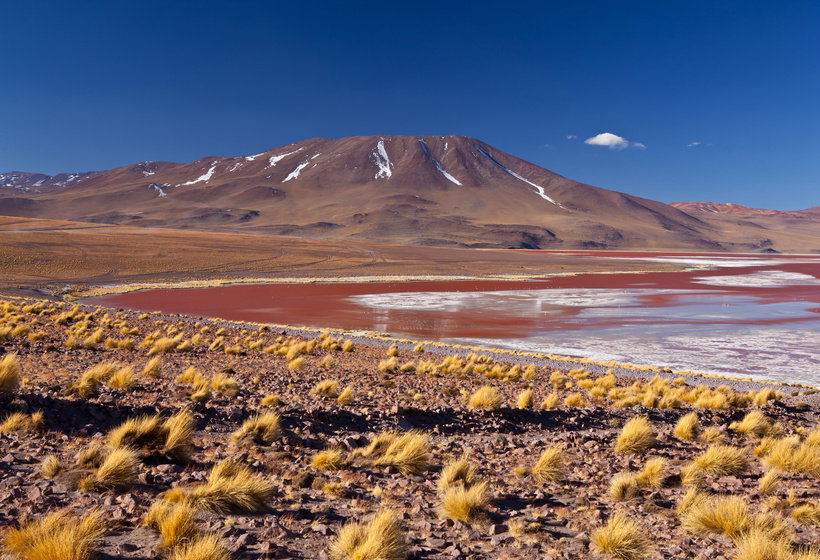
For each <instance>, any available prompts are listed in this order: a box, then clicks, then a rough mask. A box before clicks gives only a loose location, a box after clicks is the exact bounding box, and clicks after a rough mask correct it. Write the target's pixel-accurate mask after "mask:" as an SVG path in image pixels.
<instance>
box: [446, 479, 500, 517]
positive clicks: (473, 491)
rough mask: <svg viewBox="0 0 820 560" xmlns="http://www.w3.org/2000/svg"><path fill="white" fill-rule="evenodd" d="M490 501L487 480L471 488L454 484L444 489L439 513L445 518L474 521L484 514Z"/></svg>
mask: <svg viewBox="0 0 820 560" xmlns="http://www.w3.org/2000/svg"><path fill="white" fill-rule="evenodd" d="M489 503H490V496H489V494H488V493H487V482H486V481H481V482H477V483H475V484H473V485H471V486H470V487H469V488H467V487H465V486H464V485H463V484H454V485H451V486H449V487H448V488H447V490H445V491H444V495H443V496H442V498H441V504H440V505H439V507H438V513H439V516H440V517H442V518H444V519H458V520H461V521H472V520H474V519H476V518H478V517H481V516H482V515H483V513H484V508H486V507H487V504H489Z"/></svg>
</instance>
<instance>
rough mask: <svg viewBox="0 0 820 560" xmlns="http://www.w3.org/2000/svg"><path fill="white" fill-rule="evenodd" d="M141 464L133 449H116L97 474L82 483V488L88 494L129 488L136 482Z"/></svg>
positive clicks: (104, 461)
mask: <svg viewBox="0 0 820 560" xmlns="http://www.w3.org/2000/svg"><path fill="white" fill-rule="evenodd" d="M139 464H140V458H139V455H138V454H137V452H136V451H134V450H133V449H130V448H127V447H122V448H119V449H114V450H113V451H112V452H111V453H109V454H108V456H106V457H105V459H103V462H102V464H101V465H100V467H99V468H98V469H97V471H96V472H94V473H93V474H91V475H89V476H87V477H85V478H84V479H82V480H81V481H80V488H81V489H82V490H85V491H87V492H97V491H101V490H107V489H109V488H122V487H125V486H128V485H129V484H132V483H133V482H134V480H136V478H137V469H138V468H139Z"/></svg>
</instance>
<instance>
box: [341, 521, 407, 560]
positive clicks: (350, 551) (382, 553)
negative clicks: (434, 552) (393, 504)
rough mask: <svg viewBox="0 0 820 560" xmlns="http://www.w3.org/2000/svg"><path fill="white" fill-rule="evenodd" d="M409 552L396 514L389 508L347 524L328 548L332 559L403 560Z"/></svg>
mask: <svg viewBox="0 0 820 560" xmlns="http://www.w3.org/2000/svg"><path fill="white" fill-rule="evenodd" d="M408 552H409V551H408V549H407V543H406V542H405V538H404V532H403V531H402V529H401V525H400V524H399V516H398V514H397V513H396V512H395V511H393V510H389V509H385V510H382V511H380V512H379V513H377V514H376V516H375V517H374V518H373V519H372V520H371V521H368V522H366V523H360V522H356V521H351V522H348V523H346V524H345V526H344V527H342V529H341V530H340V531H339V534H338V536H337V537H336V539H334V541H333V543H332V544H331V545H330V550H329V551H328V553H329V556H330V557H331V558H333V559H334V560H354V559H355V560H405V558H407V554H408Z"/></svg>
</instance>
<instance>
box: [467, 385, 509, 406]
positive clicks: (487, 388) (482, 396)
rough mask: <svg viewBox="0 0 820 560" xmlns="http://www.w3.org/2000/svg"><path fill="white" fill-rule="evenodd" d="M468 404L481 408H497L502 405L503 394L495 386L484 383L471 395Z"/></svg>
mask: <svg viewBox="0 0 820 560" xmlns="http://www.w3.org/2000/svg"><path fill="white" fill-rule="evenodd" d="M467 405H468V406H469V407H470V408H473V409H479V410H497V409H498V408H500V407H501V395H499V394H498V391H497V390H496V388H495V387H493V386H491V385H484V386H483V387H481V388H480V389H478V390H477V391H476V392H475V393H473V394H472V396H471V397H470V399H469V401H468V403H467Z"/></svg>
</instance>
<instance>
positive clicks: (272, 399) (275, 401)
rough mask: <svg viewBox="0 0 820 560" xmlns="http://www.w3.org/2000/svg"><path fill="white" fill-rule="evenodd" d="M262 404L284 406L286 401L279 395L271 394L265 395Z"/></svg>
mask: <svg viewBox="0 0 820 560" xmlns="http://www.w3.org/2000/svg"><path fill="white" fill-rule="evenodd" d="M261 404H262V406H282V404H284V401H282V399H281V398H280V397H279V395H275V394H271V395H265V397H264V398H263V399H262V403H261Z"/></svg>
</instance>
